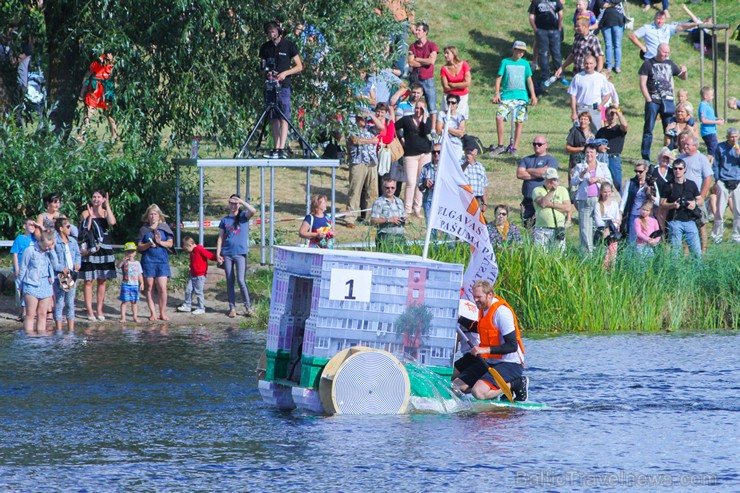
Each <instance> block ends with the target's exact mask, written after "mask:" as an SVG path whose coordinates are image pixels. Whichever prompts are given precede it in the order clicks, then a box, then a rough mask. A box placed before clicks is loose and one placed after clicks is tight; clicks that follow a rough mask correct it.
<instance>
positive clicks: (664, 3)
mask: <svg viewBox="0 0 740 493" xmlns="http://www.w3.org/2000/svg"><path fill="white" fill-rule="evenodd" d="M642 1H643V3H644V4H645V5H650V3H651V2H650V0H642ZM663 10H668V0H663Z"/></svg>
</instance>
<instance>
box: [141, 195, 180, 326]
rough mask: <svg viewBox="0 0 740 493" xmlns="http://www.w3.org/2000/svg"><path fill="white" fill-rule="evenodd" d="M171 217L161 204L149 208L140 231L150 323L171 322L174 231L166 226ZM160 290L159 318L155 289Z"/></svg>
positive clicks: (158, 295)
mask: <svg viewBox="0 0 740 493" xmlns="http://www.w3.org/2000/svg"><path fill="white" fill-rule="evenodd" d="M166 219H167V216H166V215H165V214H164V213H163V212H162V210H161V209H160V208H159V206H158V205H157V204H152V205H150V206H149V207H147V208H146V211H145V212H144V215H143V216H142V218H141V221H142V222H143V223H144V224H145V226H142V227H141V229H139V239H138V242H137V243H138V245H137V248H138V250H139V251H140V252H141V270H142V273H143V274H144V284H145V285H146V294H147V296H146V303H147V306H148V307H149V313H150V315H149V320H151V321H152V322H154V321H155V320H164V321H167V320H169V319H170V318H169V317H168V316H167V280H168V279H169V277H170V263H169V262H170V254H169V249H170V248H172V245H173V244H174V235H173V234H172V229H170V227H169V226H168V225H167V223H166V222H164V221H165V220H166ZM155 288H156V290H157V297H158V305H159V317H157V315H156V313H155V310H154V289H155Z"/></svg>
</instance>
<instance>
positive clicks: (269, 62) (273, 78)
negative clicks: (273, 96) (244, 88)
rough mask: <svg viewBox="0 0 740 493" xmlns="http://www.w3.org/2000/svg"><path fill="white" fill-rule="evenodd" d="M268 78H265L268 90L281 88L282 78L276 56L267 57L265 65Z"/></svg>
mask: <svg viewBox="0 0 740 493" xmlns="http://www.w3.org/2000/svg"><path fill="white" fill-rule="evenodd" d="M262 68H264V70H265V74H266V75H267V79H266V80H265V88H266V89H267V90H268V91H277V90H278V89H280V80H279V79H278V74H279V72H278V71H277V64H276V62H275V59H274V58H267V59H266V60H265V65H264V67H262Z"/></svg>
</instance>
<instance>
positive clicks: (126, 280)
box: [118, 241, 144, 324]
mask: <svg viewBox="0 0 740 493" xmlns="http://www.w3.org/2000/svg"><path fill="white" fill-rule="evenodd" d="M123 252H124V259H123V261H122V262H121V265H120V266H119V267H120V269H121V275H122V276H123V279H122V281H121V295H120V296H119V297H118V299H119V300H120V301H121V322H124V323H125V322H126V311H127V308H128V305H129V304H130V305H131V312H132V314H133V316H134V322H136V323H137V324H138V323H139V322H141V320H139V306H138V304H137V303H138V302H139V292H140V291H142V290H143V289H144V274H143V272H142V268H141V264H140V263H139V262H138V261H137V260H136V243H134V242H132V241H129V242H128V243H126V244H125V245H124V246H123Z"/></svg>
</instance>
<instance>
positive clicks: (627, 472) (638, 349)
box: [0, 326, 740, 492]
mask: <svg viewBox="0 0 740 493" xmlns="http://www.w3.org/2000/svg"><path fill="white" fill-rule="evenodd" d="M264 344H265V341H264V336H263V335H260V334H254V333H252V332H251V331H243V330H238V329H236V330H228V329H227V330H224V329H208V328H203V327H200V328H192V329H187V328H169V327H168V326H153V327H149V328H144V329H140V328H137V329H133V328H127V329H114V328H110V327H97V328H91V329H87V330H78V331H77V332H76V333H75V334H72V335H69V334H63V335H53V336H50V337H28V336H26V335H24V334H21V333H17V332H5V333H0V472H2V474H0V490H2V491H5V490H12V491H16V490H24V491H39V490H45V491H46V490H48V491H70V490H80V489H84V490H87V491H113V490H115V491H121V490H129V491H137V490H142V489H145V490H161V491H164V490H168V491H213V490H215V489H219V490H223V491H277V490H283V491H390V490H398V491H434V492H438V491H451V492H457V491H492V490H493V488H492V487H491V485H492V484H496V485H497V486H499V487H503V488H504V489H512V487H515V486H519V487H521V488H527V489H530V488H534V489H538V490H543V489H549V490H554V491H574V490H590V489H598V488H596V487H595V486H594V483H595V482H598V481H602V482H604V481H614V483H613V484H612V485H611V487H610V488H608V489H620V488H619V487H624V488H621V489H627V488H631V489H632V490H634V486H635V484H636V483H634V484H632V485H631V486H630V481H633V482H636V481H637V479H636V478H639V479H640V480H641V481H642V480H645V481H648V480H652V481H657V480H664V481H668V480H674V479H675V481H676V482H677V483H676V484H672V485H673V486H677V485H683V486H684V487H685V486H690V487H693V488H694V489H695V490H696V491H706V490H707V489H708V488H709V486H707V483H708V482H710V481H714V482H716V483H717V485H715V486H712V488H713V490H718V491H737V490H738V486H739V485H740V477H738V473H737V470H736V466H735V461H736V457H737V456H738V452H740V446H739V444H738V439H737V433H736V432H735V431H734V430H735V428H736V423H737V420H738V411H739V410H740V405H739V404H738V399H737V393H738V390H740V368H739V365H740V363H738V358H737V354H739V353H740V351H739V350H740V344H739V343H738V337H737V336H735V335H705V336H692V337H678V336H666V335H650V336H610V337H586V336H568V337H560V338H555V339H545V340H529V341H527V349H528V362H529V363H530V364H531V365H533V366H531V367H530V368H529V369H528V371H529V375H530V376H531V378H532V385H531V387H530V395H531V398H532V399H533V400H536V401H541V402H546V403H547V404H548V405H549V408H548V409H547V410H544V411H537V412H531V411H529V412H528V411H523V410H515V409H495V410H492V411H490V412H485V413H474V412H463V413H458V414H446V415H444V414H442V415H440V414H416V415H405V416H332V417H325V416H313V415H309V414H306V413H302V412H292V413H287V412H281V411H277V410H274V409H272V408H269V407H267V406H266V405H265V404H263V403H262V401H261V399H260V397H259V393H258V392H257V390H256V378H255V367H256V365H257V361H258V358H259V355H260V354H261V352H262V350H263V348H264ZM692 481H693V482H694V483H700V484H693V486H692V484H691V482H692ZM681 482H684V483H689V484H688V485H686V484H683V483H681ZM656 484H657V483H656ZM661 484H662V483H661ZM486 485H487V486H486ZM652 489H654V488H637V490H643V491H650V490H652Z"/></svg>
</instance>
